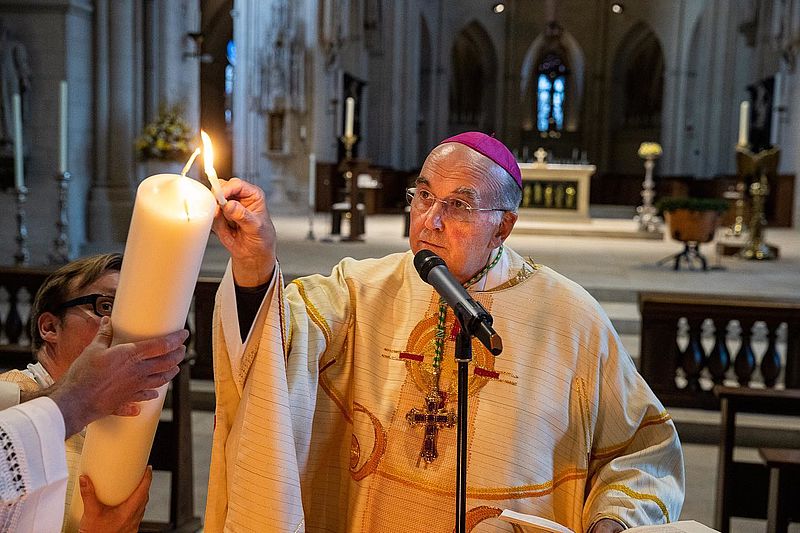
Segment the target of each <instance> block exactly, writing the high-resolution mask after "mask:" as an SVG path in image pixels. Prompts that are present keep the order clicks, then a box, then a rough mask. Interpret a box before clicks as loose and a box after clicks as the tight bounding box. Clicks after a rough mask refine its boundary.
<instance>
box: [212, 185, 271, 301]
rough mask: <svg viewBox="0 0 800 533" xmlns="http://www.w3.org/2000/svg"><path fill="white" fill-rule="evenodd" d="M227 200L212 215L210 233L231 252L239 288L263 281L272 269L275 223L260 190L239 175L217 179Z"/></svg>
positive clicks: (266, 280) (261, 283)
mask: <svg viewBox="0 0 800 533" xmlns="http://www.w3.org/2000/svg"><path fill="white" fill-rule="evenodd" d="M220 185H222V192H223V194H224V195H225V198H227V200H228V202H227V203H226V204H225V206H223V207H219V209H218V211H217V215H216V216H215V217H214V224H213V229H214V233H216V234H217V237H219V240H220V242H221V243H222V245H223V246H225V248H227V249H228V251H229V252H230V254H231V264H232V266H233V279H234V281H235V282H236V284H237V285H238V286H240V287H255V286H258V285H263V284H265V283H267V282H268V281H269V280H270V278H271V277H272V272H273V271H274V269H275V243H276V241H277V235H276V233H275V226H274V225H273V224H272V219H271V218H270V216H269V210H268V209H267V202H266V198H265V196H264V191H262V190H261V189H260V188H259V187H257V186H255V185H253V184H251V183H247V182H246V181H242V180H240V179H239V178H231V179H230V180H227V181H225V180H220Z"/></svg>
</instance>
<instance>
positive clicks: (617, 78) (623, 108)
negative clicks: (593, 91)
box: [606, 21, 666, 175]
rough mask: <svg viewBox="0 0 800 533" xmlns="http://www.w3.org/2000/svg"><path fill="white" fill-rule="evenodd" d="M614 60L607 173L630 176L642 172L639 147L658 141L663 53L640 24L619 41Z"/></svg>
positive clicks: (650, 29) (663, 64)
mask: <svg viewBox="0 0 800 533" xmlns="http://www.w3.org/2000/svg"><path fill="white" fill-rule="evenodd" d="M613 58H614V59H613V63H612V66H611V83H610V85H609V90H610V95H609V98H608V99H607V102H608V106H609V107H608V109H607V114H606V116H607V117H608V125H607V128H608V129H607V132H608V138H609V151H608V157H609V159H608V161H609V171H610V172H611V173H614V174H620V175H633V174H637V173H639V171H640V170H641V160H640V159H639V158H638V157H637V155H636V153H637V150H638V147H639V144H640V143H641V142H643V141H656V142H660V141H661V123H662V114H663V113H662V110H663V101H664V76H665V71H666V69H665V58H664V52H663V48H662V46H661V43H660V41H659V39H658V36H657V35H656V34H655V32H654V31H653V29H652V28H651V27H650V26H648V25H647V24H646V23H645V22H643V21H639V22H637V23H636V24H634V25H633V26H632V27H631V29H630V30H628V32H627V33H626V34H625V36H624V38H623V39H621V40H620V45H619V47H618V48H617V50H616V52H615V54H614V56H613Z"/></svg>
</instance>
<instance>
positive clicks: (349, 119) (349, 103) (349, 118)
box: [344, 96, 356, 137]
mask: <svg viewBox="0 0 800 533" xmlns="http://www.w3.org/2000/svg"><path fill="white" fill-rule="evenodd" d="M355 112H356V101H355V99H354V98H353V97H352V96H348V97H347V99H346V100H345V101H344V135H345V137H352V136H353V120H354V117H355Z"/></svg>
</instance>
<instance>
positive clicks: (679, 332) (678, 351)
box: [672, 317, 689, 386]
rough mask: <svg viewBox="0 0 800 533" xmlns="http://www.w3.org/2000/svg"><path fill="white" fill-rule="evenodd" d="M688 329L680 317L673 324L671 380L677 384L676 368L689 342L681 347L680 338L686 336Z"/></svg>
mask: <svg viewBox="0 0 800 533" xmlns="http://www.w3.org/2000/svg"><path fill="white" fill-rule="evenodd" d="M688 329H689V326H688V324H687V323H686V319H685V318H683V317H681V318H679V319H678V322H677V323H676V324H675V342H673V343H672V346H673V348H672V353H673V354H674V355H673V363H674V366H673V381H674V382H675V385H676V386H677V385H678V382H677V379H676V378H678V376H679V374H678V370H679V369H681V366H682V363H683V359H684V358H685V357H686V349H688V348H689V344H688V342H687V344H686V349H683V348H681V339H683V338H684V337H686V336H688V335H689V334H688Z"/></svg>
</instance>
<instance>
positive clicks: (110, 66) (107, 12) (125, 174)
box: [89, 0, 139, 246]
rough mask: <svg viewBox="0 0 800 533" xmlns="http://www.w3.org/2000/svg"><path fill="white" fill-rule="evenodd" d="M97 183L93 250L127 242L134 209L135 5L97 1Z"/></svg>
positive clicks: (128, 0)
mask: <svg viewBox="0 0 800 533" xmlns="http://www.w3.org/2000/svg"><path fill="white" fill-rule="evenodd" d="M95 9H96V18H95V20H96V24H97V27H96V35H97V43H96V47H95V50H96V53H97V56H96V59H97V62H96V78H95V79H96V89H97V90H96V94H97V98H96V100H95V106H96V107H95V110H96V119H95V120H96V123H95V128H96V137H95V154H96V155H95V157H96V160H95V165H96V172H95V182H94V185H93V187H92V190H91V195H90V198H89V238H90V240H91V241H92V243H93V244H94V245H101V246H102V245H108V244H113V243H119V242H123V241H124V240H125V238H126V236H127V232H128V226H129V224H130V216H131V212H132V209H133V198H134V193H135V191H134V189H133V182H134V180H133V176H134V170H135V168H134V149H133V143H134V139H135V138H136V126H137V125H138V123H139V121H138V120H137V116H136V110H137V106H136V99H137V95H138V93H139V91H138V90H137V75H136V73H137V72H138V66H139V64H138V63H139V61H138V59H139V58H138V57H137V56H138V54H137V50H136V47H135V38H136V28H137V27H138V26H139V25H138V24H136V22H137V20H138V19H137V11H136V5H135V1H134V0H113V1H110V0H97V2H95Z"/></svg>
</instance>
